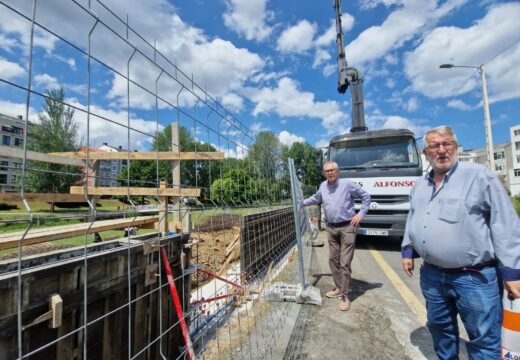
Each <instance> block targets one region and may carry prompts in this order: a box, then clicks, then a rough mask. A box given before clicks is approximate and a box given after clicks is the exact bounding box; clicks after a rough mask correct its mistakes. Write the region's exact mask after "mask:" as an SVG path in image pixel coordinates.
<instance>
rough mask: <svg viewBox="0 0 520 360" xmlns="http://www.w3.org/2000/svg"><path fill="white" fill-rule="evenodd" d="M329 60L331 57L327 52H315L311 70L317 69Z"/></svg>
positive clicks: (320, 50)
mask: <svg viewBox="0 0 520 360" xmlns="http://www.w3.org/2000/svg"><path fill="white" fill-rule="evenodd" d="M330 59H331V56H330V54H329V52H328V51H326V50H323V49H318V50H316V53H315V54H314V62H313V63H312V67H313V68H317V67H318V66H320V65H321V64H323V63H325V62H327V61H329V60H330Z"/></svg>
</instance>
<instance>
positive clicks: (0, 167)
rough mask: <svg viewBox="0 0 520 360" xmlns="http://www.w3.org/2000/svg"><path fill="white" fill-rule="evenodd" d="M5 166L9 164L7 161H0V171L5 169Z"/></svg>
mask: <svg viewBox="0 0 520 360" xmlns="http://www.w3.org/2000/svg"><path fill="white" fill-rule="evenodd" d="M6 166H9V161H5V160H3V161H0V171H7V167H6Z"/></svg>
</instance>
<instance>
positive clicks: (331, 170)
mask: <svg viewBox="0 0 520 360" xmlns="http://www.w3.org/2000/svg"><path fill="white" fill-rule="evenodd" d="M336 170H337V169H328V170H323V172H326V173H333V172H335V171H336Z"/></svg>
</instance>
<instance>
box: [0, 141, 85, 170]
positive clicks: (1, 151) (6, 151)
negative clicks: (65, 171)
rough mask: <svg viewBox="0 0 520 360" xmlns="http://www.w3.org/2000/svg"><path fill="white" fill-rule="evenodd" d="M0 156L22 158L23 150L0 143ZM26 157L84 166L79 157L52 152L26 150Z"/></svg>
mask: <svg viewBox="0 0 520 360" xmlns="http://www.w3.org/2000/svg"><path fill="white" fill-rule="evenodd" d="M0 156H5V157H12V158H18V159H23V157H24V151H23V149H18V148H15V147H12V146H5V145H0ZM27 159H28V160H32V161H41V162H47V163H52V164H60V165H71V166H81V167H85V162H84V161H82V160H81V159H79V158H70V157H63V156H57V155H52V154H43V153H39V152H36V151H27Z"/></svg>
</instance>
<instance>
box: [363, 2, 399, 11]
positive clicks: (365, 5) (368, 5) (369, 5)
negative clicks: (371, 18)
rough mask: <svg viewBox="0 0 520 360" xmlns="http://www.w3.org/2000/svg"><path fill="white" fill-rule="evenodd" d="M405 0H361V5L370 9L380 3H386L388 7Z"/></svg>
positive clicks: (365, 8)
mask: <svg viewBox="0 0 520 360" xmlns="http://www.w3.org/2000/svg"><path fill="white" fill-rule="evenodd" d="M402 2H403V0H359V6H360V7H361V9H363V10H370V9H373V8H375V7H377V6H378V5H384V6H386V7H388V6H390V5H394V4H399V3H402Z"/></svg>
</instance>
